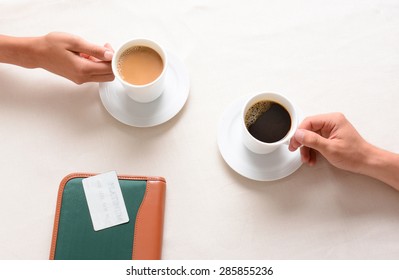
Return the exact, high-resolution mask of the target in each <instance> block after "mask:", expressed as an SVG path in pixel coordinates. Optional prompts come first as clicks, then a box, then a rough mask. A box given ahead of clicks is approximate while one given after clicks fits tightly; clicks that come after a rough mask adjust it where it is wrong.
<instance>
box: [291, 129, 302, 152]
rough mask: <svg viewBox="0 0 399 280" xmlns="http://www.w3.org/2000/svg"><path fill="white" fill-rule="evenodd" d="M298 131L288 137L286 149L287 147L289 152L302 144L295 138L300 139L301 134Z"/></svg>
mask: <svg viewBox="0 0 399 280" xmlns="http://www.w3.org/2000/svg"><path fill="white" fill-rule="evenodd" d="M300 133H301V131H299V130H297V131H296V132H295V134H294V136H293V137H292V138H291V139H290V143H289V146H288V149H289V150H290V151H291V152H294V151H296V150H297V149H298V148H299V147H301V146H302V143H300V142H299V141H298V140H297V138H298V139H301V138H302V136H301V135H300Z"/></svg>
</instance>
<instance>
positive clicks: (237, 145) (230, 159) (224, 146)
mask: <svg viewBox="0 0 399 280" xmlns="http://www.w3.org/2000/svg"><path fill="white" fill-rule="evenodd" d="M245 100H246V99H245V98H242V99H239V100H237V101H235V102H233V103H232V104H231V105H230V106H229V107H228V108H227V109H226V110H225V111H224V113H223V115H222V118H221V120H220V122H219V127H218V146H219V150H220V153H221V154H222V157H223V159H224V160H225V161H226V163H227V164H228V165H229V166H230V167H231V168H232V169H233V170H234V171H236V172H237V173H239V174H240V175H242V176H244V177H247V178H249V179H252V180H257V181H273V180H278V179H281V178H284V177H286V176H288V175H290V174H292V173H293V172H295V171H296V170H297V169H298V168H299V167H300V166H301V165H302V162H301V155H300V152H299V150H297V151H295V152H290V151H289V150H288V145H283V146H282V147H280V148H278V149H277V150H276V151H274V152H272V153H270V154H266V155H260V154H255V153H253V152H251V151H250V150H248V149H247V148H246V147H245V146H244V144H243V143H242V140H241V129H242V128H241V125H240V113H241V107H242V106H243V104H244V102H245Z"/></svg>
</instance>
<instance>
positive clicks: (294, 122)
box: [241, 92, 298, 147]
mask: <svg viewBox="0 0 399 280" xmlns="http://www.w3.org/2000/svg"><path fill="white" fill-rule="evenodd" d="M261 96H265V97H266V96H269V97H270V99H268V98H267V97H266V98H264V99H265V100H270V101H273V102H276V103H279V104H280V105H282V106H284V108H285V109H286V110H287V112H288V114H289V115H290V118H291V127H290V129H289V130H288V132H287V134H286V135H285V136H284V137H283V138H281V139H280V140H278V141H276V142H271V143H268V142H263V141H260V140H259V139H257V138H255V137H254V136H252V134H251V133H249V131H248V128H247V126H246V124H245V114H246V112H247V111H248V109H249V108H250V106H252V105H254V104H255V103H256V102H259V101H261V100H262V99H260V100H258V101H256V102H254V103H253V104H251V102H252V101H253V100H255V99H257V98H259V97H260V98H261ZM278 99H282V100H283V101H284V103H285V104H281V102H280V100H278ZM286 104H288V105H289V107H291V108H287V105H286ZM241 122H242V123H243V126H244V131H245V133H246V134H247V136H249V137H250V138H251V139H252V140H254V141H255V142H256V143H258V144H260V145H263V146H267V147H272V146H279V145H281V144H284V143H286V142H287V140H289V139H290V138H292V137H293V136H294V134H295V131H296V128H297V126H298V118H297V113H296V109H295V106H294V104H293V103H292V101H291V100H290V99H288V98H287V97H285V96H284V95H282V94H279V93H274V92H261V93H256V94H253V95H251V96H250V97H249V98H248V99H247V100H246V101H245V104H244V106H243V107H242V112H241Z"/></svg>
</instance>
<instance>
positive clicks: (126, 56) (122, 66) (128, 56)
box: [117, 45, 163, 85]
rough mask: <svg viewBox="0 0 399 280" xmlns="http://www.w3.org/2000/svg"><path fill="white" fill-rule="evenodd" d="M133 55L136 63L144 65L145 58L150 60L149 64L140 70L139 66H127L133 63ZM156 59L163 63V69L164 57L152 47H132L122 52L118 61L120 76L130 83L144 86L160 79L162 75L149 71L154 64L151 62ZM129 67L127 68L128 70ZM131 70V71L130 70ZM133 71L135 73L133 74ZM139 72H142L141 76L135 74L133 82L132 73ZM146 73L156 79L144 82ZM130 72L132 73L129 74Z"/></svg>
mask: <svg viewBox="0 0 399 280" xmlns="http://www.w3.org/2000/svg"><path fill="white" fill-rule="evenodd" d="M132 55H135V56H134V60H135V61H136V62H138V61H141V63H143V57H147V58H148V59H150V60H149V61H148V62H147V61H146V62H145V63H146V65H142V66H144V67H142V68H140V67H139V66H137V65H136V66H133V67H132V66H131V65H130V66H129V65H127V63H130V62H131V61H132ZM154 58H155V59H156V60H158V59H159V61H160V63H161V67H163V60H162V57H161V56H160V55H159V53H158V52H157V51H156V50H154V49H152V48H151V47H147V46H143V45H137V46H132V47H129V48H127V49H126V50H124V51H123V52H122V54H121V55H120V56H119V58H118V61H117V71H118V73H119V75H120V77H121V78H122V79H123V80H124V81H126V82H129V83H133V84H138V85H143V84H147V83H148V82H150V81H152V80H154V79H156V77H158V76H159V75H160V73H158V72H157V73H154V72H153V71H151V70H152V69H149V67H150V66H151V65H153V64H151V63H149V62H150V61H153V60H154ZM126 67H127V68H126ZM128 69H130V70H128ZM132 71H133V72H132ZM137 71H140V72H141V74H135V78H134V79H135V80H132V73H138V72H137ZM145 71H149V72H148V73H149V74H150V75H153V76H154V75H155V76H154V77H152V78H150V80H149V81H145V82H143V81H142V79H143V75H144V74H143V73H144V72H145ZM129 72H130V73H129ZM161 72H162V71H161ZM137 77H140V78H139V80H140V79H141V81H140V82H138V80H137Z"/></svg>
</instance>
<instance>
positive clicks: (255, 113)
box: [245, 100, 273, 128]
mask: <svg viewBox="0 0 399 280" xmlns="http://www.w3.org/2000/svg"><path fill="white" fill-rule="evenodd" d="M272 104H273V102H272V101H267V100H264V101H259V102H257V103H255V104H254V105H252V106H251V107H250V108H249V109H248V110H247V112H246V113H245V126H246V127H247V128H249V127H250V126H251V125H252V124H254V123H255V122H256V120H257V119H258V118H259V117H260V116H261V115H263V114H264V113H265V112H266V111H267V110H269V109H270V107H271V106H272Z"/></svg>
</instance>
